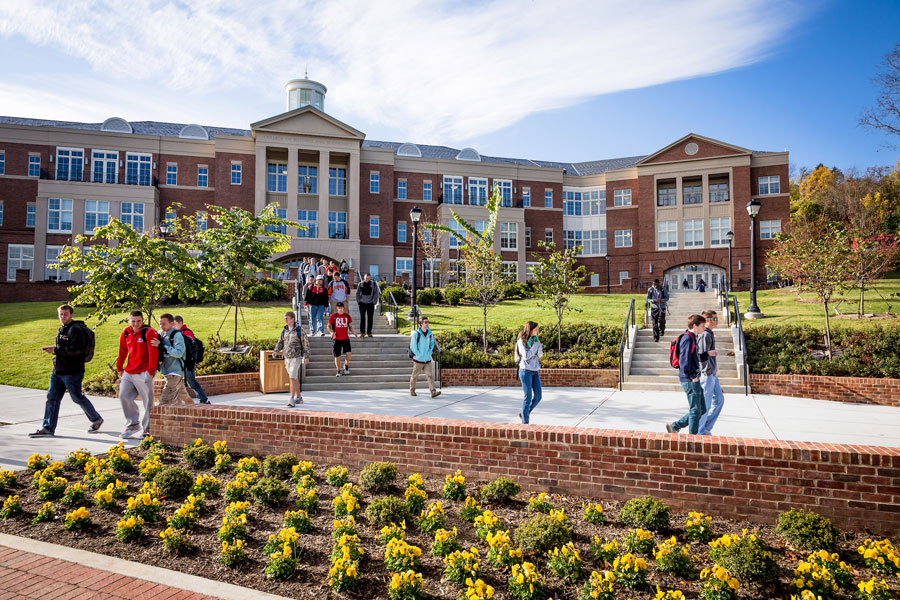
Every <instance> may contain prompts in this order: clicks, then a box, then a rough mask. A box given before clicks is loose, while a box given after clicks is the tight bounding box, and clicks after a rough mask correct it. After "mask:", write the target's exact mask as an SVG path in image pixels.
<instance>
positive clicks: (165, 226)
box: [159, 220, 169, 239]
mask: <svg viewBox="0 0 900 600" xmlns="http://www.w3.org/2000/svg"><path fill="white" fill-rule="evenodd" d="M167 233H169V222H168V221H165V220H163V221H162V222H161V223H160V224H159V237H161V238H163V239H165V238H166V234H167Z"/></svg>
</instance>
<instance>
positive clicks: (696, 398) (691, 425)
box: [672, 381, 706, 434]
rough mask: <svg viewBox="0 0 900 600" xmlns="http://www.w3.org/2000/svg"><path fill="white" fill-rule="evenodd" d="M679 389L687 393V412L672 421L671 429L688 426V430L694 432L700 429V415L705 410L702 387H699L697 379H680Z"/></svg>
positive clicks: (676, 429)
mask: <svg viewBox="0 0 900 600" xmlns="http://www.w3.org/2000/svg"><path fill="white" fill-rule="evenodd" d="M681 389H683V390H684V392H685V393H686V394H687V400H688V412H687V414H686V415H684V416H683V417H681V418H680V419H678V420H677V421H675V422H674V423H672V429H674V430H675V431H678V430H679V429H684V428H685V427H688V432H690V433H691V434H696V433H697V431H698V430H699V429H700V417H702V416H703V413H705V412H706V404H705V403H704V402H703V388H702V387H700V382H699V381H682V382H681Z"/></svg>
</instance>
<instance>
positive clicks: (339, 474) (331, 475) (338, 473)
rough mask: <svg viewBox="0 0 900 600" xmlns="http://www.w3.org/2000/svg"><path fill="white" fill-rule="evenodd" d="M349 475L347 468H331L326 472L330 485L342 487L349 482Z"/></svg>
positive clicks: (326, 479)
mask: <svg viewBox="0 0 900 600" xmlns="http://www.w3.org/2000/svg"><path fill="white" fill-rule="evenodd" d="M348 474H349V471H347V469H346V467H331V468H330V469H328V470H327V471H325V481H327V482H328V485H332V486H334V487H341V486H342V485H344V484H346V483H347V482H348V481H349V479H348V477H347V476H348Z"/></svg>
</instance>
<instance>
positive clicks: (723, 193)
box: [709, 183, 728, 202]
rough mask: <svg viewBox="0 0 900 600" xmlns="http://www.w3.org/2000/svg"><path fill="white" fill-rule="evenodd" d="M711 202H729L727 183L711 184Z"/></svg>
mask: <svg viewBox="0 0 900 600" xmlns="http://www.w3.org/2000/svg"><path fill="white" fill-rule="evenodd" d="M709 201H710V202H728V184H727V183H711V184H709Z"/></svg>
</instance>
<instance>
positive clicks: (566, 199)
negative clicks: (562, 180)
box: [563, 191, 582, 217]
mask: <svg viewBox="0 0 900 600" xmlns="http://www.w3.org/2000/svg"><path fill="white" fill-rule="evenodd" d="M581 211H582V206H581V192H573V191H563V214H564V215H566V216H569V217H580V216H581Z"/></svg>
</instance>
